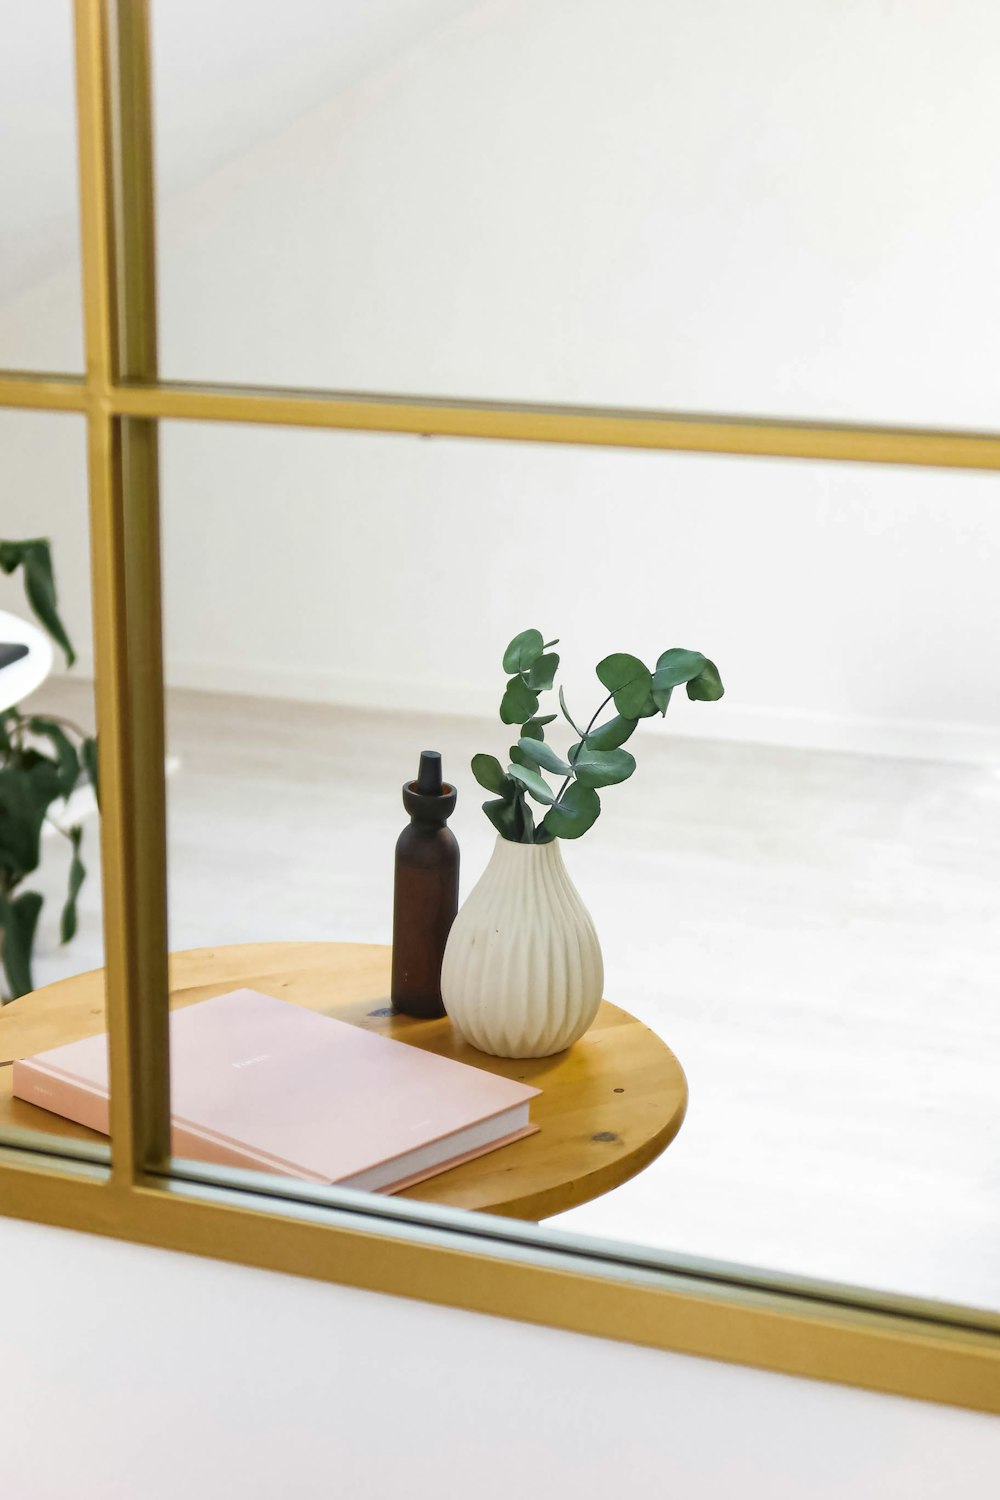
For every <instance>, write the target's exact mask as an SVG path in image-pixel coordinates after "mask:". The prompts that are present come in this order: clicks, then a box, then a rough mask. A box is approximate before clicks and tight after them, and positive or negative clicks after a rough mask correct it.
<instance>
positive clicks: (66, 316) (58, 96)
mask: <svg viewBox="0 0 1000 1500" xmlns="http://www.w3.org/2000/svg"><path fill="white" fill-rule="evenodd" d="M74 110H75V94H74V67H73V7H72V5H70V4H68V3H67V0H35V3H33V4H31V5H4V6H0V203H2V204H3V210H2V212H0V369H7V370H63V371H74V370H82V368H83V319H82V315H81V303H80V242H79V223H78V216H79V208H78V201H79V200H78V196H77V186H76V135H75V131H76V121H75V113H74Z"/></svg>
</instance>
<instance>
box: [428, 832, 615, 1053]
mask: <svg viewBox="0 0 1000 1500" xmlns="http://www.w3.org/2000/svg"><path fill="white" fill-rule="evenodd" d="M603 991H604V964H603V961H602V959H601V948H600V944H599V943H598V941H597V934H596V932H595V931H594V924H593V922H592V921H591V920H590V913H589V912H588V911H587V908H586V907H585V906H584V904H583V902H582V901H581V900H580V897H579V894H578V892H577V889H576V887H575V886H574V884H573V882H572V881H571V880H570V878H569V876H568V875H567V873H566V866H565V865H564V864H563V857H562V850H561V849H560V846H559V841H558V839H554V840H553V842H552V843H551V844H514V843H510V842H509V841H508V840H507V839H502V838H498V839H497V841H496V846H495V848H494V850H493V856H492V858H491V860H490V862H489V864H488V865H487V867H486V869H485V871H484V872H483V875H482V877H481V878H480V880H479V883H478V884H477V885H476V886H475V888H474V889H473V890H472V891H471V892H470V894H469V897H468V899H467V900H466V902H465V904H464V906H463V907H462V908H461V910H460V911H459V913H458V916H457V917H456V918H455V922H454V925H453V926H452V929H451V933H450V935H449V938H448V946H447V948H446V949H445V955H444V966H443V968H442V971H441V994H442V997H443V999H444V1004H445V1009H446V1010H447V1012H448V1015H449V1016H450V1017H451V1019H452V1022H453V1023H454V1025H455V1026H457V1028H458V1030H459V1031H460V1032H461V1033H462V1035H463V1036H464V1037H465V1038H466V1040H467V1041H470V1042H471V1043H472V1045H473V1046H474V1047H478V1048H479V1049H480V1051H482V1052H489V1053H491V1054H492V1055H493V1056H494V1057H548V1056H549V1055H550V1054H551V1053H553V1052H561V1051H562V1050H563V1048H564V1047H569V1046H571V1045H572V1043H573V1042H575V1041H576V1040H577V1038H578V1037H581V1036H582V1035H583V1033H584V1032H585V1031H586V1030H587V1027H588V1026H590V1024H591V1022H592V1021H593V1019H594V1017H595V1016H596V1014H597V1008H598V1006H599V1005H600V1003H601V997H602V994H603Z"/></svg>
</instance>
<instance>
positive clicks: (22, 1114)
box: [0, 411, 107, 1145]
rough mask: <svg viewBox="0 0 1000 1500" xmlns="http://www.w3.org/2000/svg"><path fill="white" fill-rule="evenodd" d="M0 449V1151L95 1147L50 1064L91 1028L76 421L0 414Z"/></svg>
mask: <svg viewBox="0 0 1000 1500" xmlns="http://www.w3.org/2000/svg"><path fill="white" fill-rule="evenodd" d="M0 452H2V454H3V466H4V478H5V485H4V489H5V495H4V506H3V524H2V532H0V960H2V966H0V1143H2V1142H3V1140H4V1138H5V1135H6V1133H7V1131H8V1129H9V1127H11V1126H16V1127H20V1128H22V1129H27V1130H34V1131H43V1132H45V1133H46V1134H48V1135H51V1136H52V1137H53V1144H54V1145H55V1144H57V1143H58V1141H62V1140H65V1139H67V1138H71V1139H74V1140H79V1139H83V1140H90V1141H100V1140H101V1139H102V1137H101V1136H99V1135H98V1134H97V1133H96V1132H95V1131H93V1130H91V1129H89V1128H86V1127H85V1125H84V1124H83V1123H81V1116H80V1111H79V1105H80V1100H79V1098H78V1097H76V1098H75V1099H74V1098H70V1097H69V1096H68V1095H67V1094H66V1093H65V1090H64V1085H65V1081H66V1080H65V1068H66V1066H69V1067H70V1068H71V1069H72V1059H70V1061H69V1063H68V1064H67V1063H66V1060H65V1059H63V1061H60V1059H59V1058H58V1057H52V1056H50V1055H48V1054H50V1053H51V1051H52V1049H53V1048H57V1047H62V1046H63V1045H65V1044H67V1043H75V1042H78V1041H83V1039H85V1038H90V1039H93V1038H95V1037H97V1036H99V1035H100V1034H101V1033H102V1032H103V1031H104V1009H103V983H102V978H101V975H100V973H94V972H93V971H95V970H99V969H100V967H101V965H102V964H103V961H104V949H103V940H102V929H101V859H100V814H99V810H98V804H97V798H96V795H95V790H94V778H93V776H92V774H91V772H92V767H93V753H94V748H95V740H94V734H95V727H94V726H95V714H94V686H93V675H94V654H93V646H92V630H91V609H90V600H91V594H90V549H89V542H88V527H87V490H86V455H87V443H86V432H85V430H84V423H83V419H82V418H80V417H77V416H72V415H64V414H61V413H60V414H58V415H55V414H52V413H41V412H27V411H4V412H0ZM66 647H69V648H70V650H71V652H72V654H73V655H74V656H75V659H74V660H71V659H70V655H68V653H67V650H66V649H65V648H66ZM70 1002H72V1003H70ZM84 1045H85V1047H86V1050H87V1052H88V1054H90V1058H89V1060H90V1062H91V1063H92V1064H93V1066H95V1067H96V1068H97V1069H98V1071H99V1072H100V1070H101V1069H102V1068H103V1069H104V1070H105V1073H104V1077H105V1082H106V1076H107V1075H106V1055H105V1048H104V1045H103V1043H99V1042H96V1041H91V1042H85V1043H84ZM39 1054H45V1055H43V1056H41V1057H39ZM26 1059H32V1060H33V1061H31V1062H26V1061H25V1060H26ZM60 1101H62V1102H63V1103H64V1104H66V1105H67V1107H68V1109H69V1112H70V1115H71V1116H72V1119H67V1118H66V1117H65V1116H64V1115H63V1113H61V1112H56V1110H57V1106H58V1105H59V1104H60ZM89 1111H90V1104H89V1103H87V1104H85V1106H84V1114H85V1115H86V1116H87V1117H88V1118H89Z"/></svg>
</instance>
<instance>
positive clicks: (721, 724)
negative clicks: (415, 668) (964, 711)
mask: <svg viewBox="0 0 1000 1500" xmlns="http://www.w3.org/2000/svg"><path fill="white" fill-rule="evenodd" d="M91 666H92V663H91V662H90V661H87V660H85V659H84V658H83V657H81V659H80V661H79V664H78V666H77V668H76V670H75V672H74V675H75V676H85V675H89V674H90V670H91ZM167 681H168V685H169V686H170V687H176V688H196V689H199V690H200V691H203V692H213V693H233V694H237V695H245V696H249V697H256V698H278V699H286V700H289V701H292V702H300V703H330V704H337V705H340V706H343V707H345V708H359V709H383V710H384V709H387V708H388V709H398V710H399V711H400V712H402V713H427V712H428V705H433V704H440V705H441V711H442V712H443V713H448V714H455V713H458V714H460V715H462V716H465V717H470V718H493V717H494V715H495V714H496V710H497V694H496V692H495V691H491V690H490V688H488V687H483V686H478V687H468V686H465V687H461V688H460V689H456V686H455V684H454V683H453V682H452V683H446V682H437V683H435V682H415V681H413V680H411V679H405V680H390V679H385V680H382V681H378V680H374V679H372V678H370V677H361V676H352V675H351V674H349V673H343V672H325V671H322V670H320V669H313V668H309V667H300V668H297V669H294V670H291V671H288V670H286V669H285V668H283V667H279V666H268V667H252V668H251V667H245V666H241V665H240V666H233V665H230V664H228V663H225V662H220V661H206V660H204V659H198V660H193V659H184V658H177V657H174V658H173V659H171V660H170V661H169V662H168V667H167ZM679 706H680V707H681V710H682V711H681V712H679V713H671V715H670V719H671V724H670V729H671V733H673V734H678V735H682V736H684V737H685V738H688V739H708V740H728V741H735V742H737V743H746V744H763V745H784V746H787V747H789V748H793V749H803V750H831V751H841V752H845V753H849V754H855V755H884V756H895V757H899V758H902V759H904V760H930V761H947V762H951V763H958V764H964V765H991V766H998V767H1000V725H996V726H993V725H986V724H950V723H945V722H943V721H941V720H935V719H923V720H917V719H896V718H875V717H867V716H864V715H861V714H835V713H817V712H814V711H809V710H799V709H788V708H769V707H766V706H764V707H755V708H750V707H746V706H744V705H742V704H739V703H737V702H736V701H735V700H734V699H733V698H732V697H730V698H727V699H724V700H723V701H722V702H721V703H719V704H717V705H712V707H711V708H710V709H709V708H707V707H706V706H704V705H701V704H691V705H687V704H683V705H679ZM685 708H686V709H687V710H688V711H687V712H684V711H683V710H684V709H685Z"/></svg>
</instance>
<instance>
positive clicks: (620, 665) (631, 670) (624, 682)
mask: <svg viewBox="0 0 1000 1500" xmlns="http://www.w3.org/2000/svg"><path fill="white" fill-rule="evenodd" d="M597 676H598V679H599V681H600V682H602V683H603V684H604V686H605V687H606V688H607V690H608V692H609V693H612V694H613V695H614V700H615V708H617V710H618V712H619V713H620V714H621V715H623V717H624V718H627V719H634V718H637V717H641V716H642V714H643V712H644V709H645V707H646V704H647V702H648V700H649V694H650V690H651V688H652V685H653V677H652V673H651V672H650V670H649V668H648V667H646V666H644V665H643V663H642V662H641V661H640V660H639V658H638V657H637V656H629V655H628V653H627V652H623V651H618V652H615V653H614V654H613V655H611V656H606V657H605V658H604V660H603V661H600V662H598V664H597ZM653 712H654V713H655V712H656V709H655V707H654V709H653ZM574 727H575V726H574Z"/></svg>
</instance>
